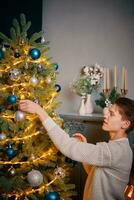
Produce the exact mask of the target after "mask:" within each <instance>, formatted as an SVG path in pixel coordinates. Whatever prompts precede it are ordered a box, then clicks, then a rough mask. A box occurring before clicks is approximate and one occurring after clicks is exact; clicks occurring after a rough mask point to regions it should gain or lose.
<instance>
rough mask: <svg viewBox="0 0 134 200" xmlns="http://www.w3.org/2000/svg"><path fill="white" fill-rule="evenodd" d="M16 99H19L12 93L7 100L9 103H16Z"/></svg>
mask: <svg viewBox="0 0 134 200" xmlns="http://www.w3.org/2000/svg"><path fill="white" fill-rule="evenodd" d="M16 101H17V98H16V96H15V95H10V96H8V97H7V102H8V103H9V104H15V103H16Z"/></svg>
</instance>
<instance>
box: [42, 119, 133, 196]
mask: <svg viewBox="0 0 134 200" xmlns="http://www.w3.org/2000/svg"><path fill="white" fill-rule="evenodd" d="M43 125H44V126H45V128H46V130H47V131H48V135H49V137H50V138H51V140H52V141H53V143H54V144H55V146H56V147H57V149H59V150H60V151H61V152H62V153H63V154H64V155H65V156H67V157H69V158H71V159H72V160H76V161H78V162H82V163H86V164H88V165H95V166H97V168H96V170H95V173H94V177H93V181H92V192H91V194H90V199H91V200H98V199H100V200H124V189H125V187H126V184H127V183H128V180H129V174H130V170H131V166H132V150H131V148H130V146H129V141H128V139H127V138H121V139H118V140H111V141H109V142H108V143H107V142H99V143H97V144H96V145H94V144H90V143H82V142H79V141H78V140H77V139H75V138H70V137H69V135H68V134H67V133H66V132H65V131H64V130H63V129H61V128H60V127H59V126H58V125H57V124H56V123H55V122H54V121H53V120H52V119H51V118H50V117H48V118H47V119H46V120H45V121H44V122H43Z"/></svg>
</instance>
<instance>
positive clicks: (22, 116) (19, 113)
mask: <svg viewBox="0 0 134 200" xmlns="http://www.w3.org/2000/svg"><path fill="white" fill-rule="evenodd" d="M15 119H16V121H22V120H24V119H25V113H24V112H22V111H20V110H18V111H16V113H15Z"/></svg>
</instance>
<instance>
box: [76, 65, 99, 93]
mask: <svg viewBox="0 0 134 200" xmlns="http://www.w3.org/2000/svg"><path fill="white" fill-rule="evenodd" d="M102 77H103V68H102V67H100V65H98V64H95V65H92V66H84V67H82V70H81V74H80V76H79V78H78V79H76V80H75V81H74V82H73V83H72V90H73V91H74V92H75V93H76V94H78V95H79V96H83V95H86V94H91V93H92V92H94V91H96V90H98V88H99V87H100V83H101V79H102Z"/></svg>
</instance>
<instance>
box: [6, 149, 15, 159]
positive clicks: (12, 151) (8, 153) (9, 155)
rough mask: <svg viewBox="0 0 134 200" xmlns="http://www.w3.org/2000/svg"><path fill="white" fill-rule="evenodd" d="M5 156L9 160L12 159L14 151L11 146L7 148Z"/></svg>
mask: <svg viewBox="0 0 134 200" xmlns="http://www.w3.org/2000/svg"><path fill="white" fill-rule="evenodd" d="M6 155H7V156H8V157H9V158H12V157H14V156H15V151H14V149H13V148H12V147H11V146H9V147H7V148H6Z"/></svg>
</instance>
